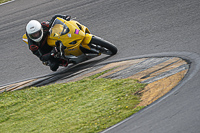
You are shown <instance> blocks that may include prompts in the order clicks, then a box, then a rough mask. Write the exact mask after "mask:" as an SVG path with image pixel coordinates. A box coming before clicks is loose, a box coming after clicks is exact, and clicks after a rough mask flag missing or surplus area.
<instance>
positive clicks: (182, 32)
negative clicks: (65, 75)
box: [0, 0, 200, 133]
mask: <svg viewBox="0 0 200 133" xmlns="http://www.w3.org/2000/svg"><path fill="white" fill-rule="evenodd" d="M0 12H1V14H0V17H1V19H0V23H1V25H0V44H1V45H0V56H1V60H0V61H1V64H0V69H1V73H0V75H1V78H0V85H3V84H8V83H11V82H15V81H20V80H24V79H27V78H31V77H35V76H39V75H44V74H49V73H51V71H50V70H49V69H47V67H45V66H43V65H42V64H41V63H40V62H39V61H38V59H37V58H36V57H34V56H32V54H31V53H30V51H29V50H28V48H27V46H26V44H25V43H23V42H22V40H21V37H22V35H23V34H24V32H25V25H26V23H27V22H28V21H29V20H30V19H37V20H40V21H42V20H48V19H50V18H51V16H53V15H54V14H70V15H72V16H73V17H76V18H77V20H78V21H80V22H81V23H83V24H84V25H86V26H88V27H89V29H90V31H91V32H92V33H93V34H96V35H98V36H100V37H102V38H104V39H106V40H109V41H111V42H112V43H114V44H115V45H116V46H117V47H118V49H119V52H118V54H117V55H115V56H112V57H110V58H108V59H106V61H109V60H115V59H121V58H128V57H132V56H142V55H149V54H152V55H154V54H157V53H159V55H160V56H163V55H164V54H166V53H168V52H173V55H177V56H185V58H189V59H190V60H191V62H192V64H191V68H190V70H191V71H190V72H189V73H188V75H187V76H186V78H185V80H184V82H183V83H181V84H180V85H178V87H177V88H175V89H174V91H172V93H171V94H170V95H168V96H166V97H164V98H163V99H161V100H159V101H158V102H156V103H155V104H153V105H151V106H149V107H147V108H146V109H144V110H142V111H141V112H139V113H137V114H136V115H134V116H133V117H131V118H130V119H128V120H126V121H125V122H122V123H120V124H118V125H116V126H114V127H113V128H111V129H109V130H106V131H105V132H119V133H123V132H124V133H129V132H135V133H137V132H138V133H147V132H149V133H161V132H162V133H165V132H166V133H168V132H173V133H177V132H181V133H198V132H200V123H199V122H200V111H199V110H200V102H199V101H200V96H199V94H200V87H199V86H200V82H199V81H200V80H199V79H200V71H199V55H200V46H199V42H200V37H199V35H200V1H199V0H190V1H186V0H173V1H171V0H162V1H153V0H140V1H138V0H132V1H130V0H124V1H120V0H109V1H107V0H96V1H93V0H79V1H78V0H56V1H53V0H35V1H31V0H26V1H23V0H16V1H14V2H12V3H9V4H6V5H2V6H0ZM179 52H181V55H180V54H179ZM168 54H172V53H168ZM62 70H64V69H63V68H62V69H60V70H59V71H62Z"/></svg>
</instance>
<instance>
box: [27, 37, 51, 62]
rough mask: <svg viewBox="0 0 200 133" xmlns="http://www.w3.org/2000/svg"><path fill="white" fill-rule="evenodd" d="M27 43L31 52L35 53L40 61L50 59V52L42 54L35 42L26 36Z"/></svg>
mask: <svg viewBox="0 0 200 133" xmlns="http://www.w3.org/2000/svg"><path fill="white" fill-rule="evenodd" d="M28 45H29V49H30V50H31V51H32V53H33V54H34V55H36V56H37V57H38V58H39V59H40V60H41V61H48V60H49V59H50V57H51V53H47V54H44V55H43V54H42V52H41V50H40V49H39V47H38V46H37V45H36V44H34V42H33V41H31V40H30V39H29V38H28Z"/></svg>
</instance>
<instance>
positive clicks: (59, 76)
mask: <svg viewBox="0 0 200 133" xmlns="http://www.w3.org/2000/svg"><path fill="white" fill-rule="evenodd" d="M110 57H112V56H106V57H103V58H101V59H95V60H94V59H93V60H87V61H85V62H82V63H79V64H75V65H71V66H69V67H67V68H63V69H60V70H58V71H57V72H56V73H53V74H49V75H46V76H44V77H43V78H42V79H41V80H39V81H37V82H35V83H34V84H32V85H31V86H35V87H39V86H44V85H48V84H51V83H55V82H56V81H58V80H64V79H67V78H69V77H70V78H71V77H74V76H77V75H79V74H80V73H83V72H85V71H88V69H87V68H90V67H93V66H94V65H96V64H97V63H100V62H102V61H104V60H106V59H108V58H110Z"/></svg>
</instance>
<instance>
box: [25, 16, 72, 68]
mask: <svg viewBox="0 0 200 133" xmlns="http://www.w3.org/2000/svg"><path fill="white" fill-rule="evenodd" d="M57 17H60V18H63V19H65V20H67V21H69V20H70V18H71V16H69V15H54V16H53V17H52V19H51V21H50V22H48V21H44V22H41V23H40V22H38V21H37V20H31V21H29V23H28V24H27V25H26V36H27V39H28V45H29V49H30V50H31V51H32V53H33V54H34V55H36V56H37V57H38V58H39V59H40V60H41V61H42V62H43V64H44V63H46V62H48V65H49V66H50V69H51V70H52V71H56V70H57V69H58V67H59V66H60V65H62V66H65V67H66V66H67V65H68V62H67V61H65V60H62V59H58V58H54V56H55V54H56V52H57V50H56V48H53V47H51V46H49V45H48V44H47V37H48V35H49V29H50V27H51V25H52V23H53V21H54V20H55V19H56V18H57Z"/></svg>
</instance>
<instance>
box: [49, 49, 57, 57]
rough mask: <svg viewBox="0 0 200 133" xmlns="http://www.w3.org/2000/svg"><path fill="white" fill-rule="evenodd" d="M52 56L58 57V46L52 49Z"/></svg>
mask: <svg viewBox="0 0 200 133" xmlns="http://www.w3.org/2000/svg"><path fill="white" fill-rule="evenodd" d="M51 56H52V57H54V58H58V50H57V48H56V47H54V48H53V49H52V50H51Z"/></svg>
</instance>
